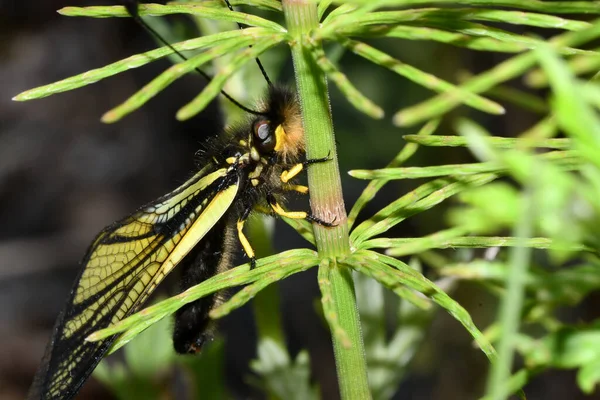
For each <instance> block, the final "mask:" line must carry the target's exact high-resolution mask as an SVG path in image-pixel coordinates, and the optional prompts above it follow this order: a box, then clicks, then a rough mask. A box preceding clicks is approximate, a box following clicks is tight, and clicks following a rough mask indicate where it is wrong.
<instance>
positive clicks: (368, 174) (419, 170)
mask: <svg viewBox="0 0 600 400" xmlns="http://www.w3.org/2000/svg"><path fill="white" fill-rule="evenodd" d="M536 158H539V159H540V160H544V161H549V162H553V163H554V164H555V165H556V166H559V167H561V168H563V169H565V170H567V171H569V170H574V169H577V168H578V167H580V166H581V164H582V162H581V158H580V157H579V154H578V152H576V151H574V150H567V151H552V152H549V153H545V154H541V155H539V156H536ZM508 170H509V167H508V166H506V165H504V164H503V163H500V162H496V161H490V162H483V163H471V164H450V165H439V166H433V167H405V168H385V169H375V170H362V169H355V170H352V171H349V172H348V174H349V175H350V176H352V177H354V178H357V179H385V180H393V179H418V178H433V177H438V176H463V175H472V174H479V173H484V172H494V173H498V174H500V173H505V172H507V171H508Z"/></svg>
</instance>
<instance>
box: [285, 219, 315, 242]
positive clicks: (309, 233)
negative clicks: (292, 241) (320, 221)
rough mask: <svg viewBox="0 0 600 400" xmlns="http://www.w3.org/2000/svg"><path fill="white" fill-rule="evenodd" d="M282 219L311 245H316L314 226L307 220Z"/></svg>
mask: <svg viewBox="0 0 600 400" xmlns="http://www.w3.org/2000/svg"><path fill="white" fill-rule="evenodd" d="M281 219H282V220H283V221H284V222H285V223H286V224H288V225H289V226H291V227H292V228H294V229H295V230H296V232H298V233H299V234H300V236H302V237H303V238H304V239H306V240H307V241H308V242H309V243H310V244H312V245H314V244H315V234H314V232H313V228H312V224H311V223H310V222H308V221H307V220H305V219H294V218H287V217H281Z"/></svg>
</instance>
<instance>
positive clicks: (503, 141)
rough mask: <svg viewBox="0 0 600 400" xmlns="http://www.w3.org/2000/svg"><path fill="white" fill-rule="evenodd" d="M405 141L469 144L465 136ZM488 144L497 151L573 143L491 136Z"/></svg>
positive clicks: (408, 138)
mask: <svg viewBox="0 0 600 400" xmlns="http://www.w3.org/2000/svg"><path fill="white" fill-rule="evenodd" d="M402 138H403V139H404V140H406V141H407V142H410V143H416V144H419V145H421V146H433V147H465V146H468V145H469V143H468V141H467V138H465V137H464V136H438V135H436V136H420V135H404V136H402ZM487 140H488V143H489V144H490V145H491V146H493V147H494V148H497V149H514V148H535V147H538V148H546V149H571V148H573V141H572V140H571V139H562V138H561V139H539V138H505V137H499V136H490V137H488V138H487Z"/></svg>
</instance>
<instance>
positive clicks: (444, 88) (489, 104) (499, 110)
mask: <svg viewBox="0 0 600 400" xmlns="http://www.w3.org/2000/svg"><path fill="white" fill-rule="evenodd" d="M342 44H343V45H344V46H345V47H347V48H348V49H350V50H351V51H352V52H353V53H355V54H357V55H359V56H361V57H363V58H365V59H367V60H369V61H371V62H373V63H375V64H377V65H379V66H382V67H384V68H387V69H389V70H391V71H393V72H395V73H397V74H399V75H401V76H404V77H405V78H407V79H410V80H411V81H413V82H415V83H417V84H419V85H422V86H424V87H426V88H428V89H431V90H433V91H436V92H440V93H454V95H455V96H456V97H460V98H461V99H462V101H463V102H464V103H465V104H468V105H469V106H471V107H473V108H476V109H478V110H481V111H484V112H487V113H490V114H503V113H504V108H503V107H502V106H501V105H500V104H498V103H496V102H493V101H491V100H489V99H486V98H484V97H481V96H478V95H476V94H473V93H470V92H469V91H465V90H462V89H460V88H459V87H457V86H454V85H453V84H451V83H449V82H446V81H444V80H442V79H439V78H438V77H436V76H435V75H431V74H428V73H426V72H423V71H420V70H418V69H417V68H415V67H412V66H410V65H407V64H404V63H402V62H401V61H399V60H396V59H394V58H392V57H390V56H389V55H387V54H386V53H384V52H382V51H379V50H377V49H375V48H374V47H371V46H369V45H367V44H365V43H362V42H358V41H355V40H343V41H342Z"/></svg>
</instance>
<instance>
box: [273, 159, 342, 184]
mask: <svg viewBox="0 0 600 400" xmlns="http://www.w3.org/2000/svg"><path fill="white" fill-rule="evenodd" d="M329 160H331V158H329V154H327V157H322V158H311V159H310V160H306V161H304V162H301V163H298V164H296V165H294V166H292V168H290V169H288V170H285V171H283V172H282V173H281V182H283V183H288V182H289V181H290V180H291V179H293V178H294V177H295V176H296V175H298V174H299V173H300V172H302V170H304V169H305V168H307V167H308V166H309V165H312V164H317V163H322V162H326V161H329Z"/></svg>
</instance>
